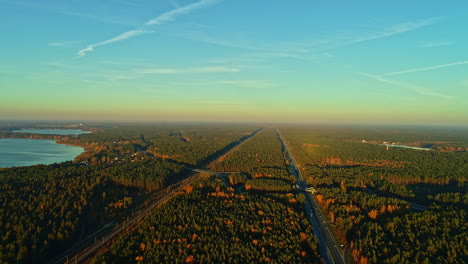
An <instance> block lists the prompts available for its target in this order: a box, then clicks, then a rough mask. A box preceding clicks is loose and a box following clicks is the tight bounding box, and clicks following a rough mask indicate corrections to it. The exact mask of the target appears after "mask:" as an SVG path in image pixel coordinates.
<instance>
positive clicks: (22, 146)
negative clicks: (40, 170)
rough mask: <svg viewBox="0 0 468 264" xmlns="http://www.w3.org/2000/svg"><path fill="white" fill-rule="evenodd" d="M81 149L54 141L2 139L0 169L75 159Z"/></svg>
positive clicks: (0, 143)
mask: <svg viewBox="0 0 468 264" xmlns="http://www.w3.org/2000/svg"><path fill="white" fill-rule="evenodd" d="M83 151H84V149H83V148H80V147H74V146H68V145H61V144H57V143H55V140H44V139H23V138H2V139H0V167H1V168H5V167H14V166H31V165H37V164H46V165H48V164H52V163H56V162H57V163H58V162H63V161H69V160H73V159H75V157H76V156H78V155H80V154H81V153H82V152H83Z"/></svg>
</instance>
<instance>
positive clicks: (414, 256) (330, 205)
mask: <svg viewBox="0 0 468 264" xmlns="http://www.w3.org/2000/svg"><path fill="white" fill-rule="evenodd" d="M440 131H441V129H438V130H436V131H434V132H433V133H432V134H431V133H430V132H427V131H426V130H424V131H414V130H411V129H409V128H406V129H405V130H403V131H395V130H394V129H388V128H381V129H371V130H370V131H369V130H368V129H366V128H361V129H358V128H353V129H349V130H346V129H337V128H328V129H324V128H317V127H310V128H302V129H297V128H287V129H283V133H284V136H285V137H286V139H287V140H288V141H289V143H290V145H291V146H292V147H293V151H294V154H295V156H296V157H297V159H298V161H299V162H300V163H301V164H302V170H303V174H304V175H305V177H306V178H307V181H308V183H309V184H310V185H312V186H314V187H315V188H316V190H317V193H316V194H315V198H316V200H317V201H318V203H319V205H320V207H321V209H322V210H323V211H324V212H326V213H327V216H328V220H329V221H330V223H331V226H332V227H333V229H334V231H335V233H336V234H337V236H338V237H339V238H341V239H342V241H343V243H346V242H347V243H349V246H350V248H351V254H352V257H353V259H354V260H355V261H356V262H359V263H466V262H467V261H468V250H467V248H468V224H467V221H466V219H467V210H466V208H468V203H467V202H468V194H467V190H468V186H467V179H468V152H466V151H465V149H464V146H466V144H467V142H468V137H467V135H466V134H463V133H461V132H460V131H459V130H449V131H448V132H449V133H447V131H446V132H445V136H444V135H442V132H440ZM395 142H396V144H406V145H408V146H418V147H421V146H428V147H431V150H415V149H408V148H398V147H389V148H388V149H387V148H386V146H383V145H380V144H392V143H395ZM445 142H450V143H445ZM447 145H450V146H452V147H453V149H454V150H453V151H449V149H448V148H446V147H443V146H447Z"/></svg>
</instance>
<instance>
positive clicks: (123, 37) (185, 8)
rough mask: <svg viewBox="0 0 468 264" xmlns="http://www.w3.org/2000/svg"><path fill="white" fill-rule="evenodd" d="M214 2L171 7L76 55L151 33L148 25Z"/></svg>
mask: <svg viewBox="0 0 468 264" xmlns="http://www.w3.org/2000/svg"><path fill="white" fill-rule="evenodd" d="M216 2H218V0H202V1H199V2H196V3H193V4H190V5H186V6H182V7H179V8H176V9H173V10H171V11H169V12H166V13H163V14H161V15H159V16H157V17H155V18H153V19H150V20H148V21H147V22H146V23H145V24H144V26H142V27H140V28H137V29H133V30H130V31H127V32H124V33H122V34H120V35H118V36H116V37H113V38H111V39H108V40H104V41H101V42H98V43H94V44H90V45H88V46H87V47H86V48H84V49H81V50H79V51H78V57H83V56H85V55H86V53H88V52H91V51H93V50H94V48H96V47H98V46H104V45H108V44H112V43H116V42H120V41H123V40H127V39H129V38H133V37H136V36H139V35H143V34H148V33H152V32H153V30H152V29H151V28H148V27H150V26H156V25H161V24H165V23H167V22H170V21H174V20H175V18H176V17H178V16H180V15H184V14H188V13H190V12H192V11H195V10H197V9H201V8H205V7H208V6H210V5H212V4H215V3H216Z"/></svg>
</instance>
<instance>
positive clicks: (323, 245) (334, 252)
mask: <svg viewBox="0 0 468 264" xmlns="http://www.w3.org/2000/svg"><path fill="white" fill-rule="evenodd" d="M276 131H277V132H278V137H279V139H280V141H281V144H282V146H283V149H284V152H285V154H286V158H287V159H288V161H289V166H290V169H291V171H292V173H293V174H294V176H295V177H296V182H297V185H298V186H299V190H301V191H304V195H305V197H306V200H305V208H306V213H307V217H308V218H309V219H310V222H311V223H312V226H313V228H314V235H315V236H316V237H317V239H318V240H319V249H320V253H321V255H322V257H323V258H324V259H325V261H326V262H327V263H347V261H346V260H347V257H345V256H344V255H343V253H342V252H341V249H340V247H341V244H340V243H339V242H337V241H336V239H335V237H334V236H333V234H332V233H331V231H330V229H329V227H328V225H327V222H326V218H325V217H324V216H323V214H322V212H321V210H320V208H319V207H318V204H317V202H316V201H315V199H314V197H313V196H312V195H311V194H310V193H309V192H305V189H306V188H307V187H309V186H307V183H306V181H305V180H304V177H303V176H302V173H301V170H300V169H299V168H300V166H299V165H298V164H297V162H296V160H295V159H294V157H293V156H292V154H291V151H290V150H289V147H288V145H287V144H286V142H285V141H284V139H283V137H282V136H281V133H280V132H279V130H278V129H277V130H276Z"/></svg>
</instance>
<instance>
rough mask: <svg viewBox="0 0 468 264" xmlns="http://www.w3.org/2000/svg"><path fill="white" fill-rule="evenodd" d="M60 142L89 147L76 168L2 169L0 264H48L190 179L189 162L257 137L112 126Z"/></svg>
mask: <svg viewBox="0 0 468 264" xmlns="http://www.w3.org/2000/svg"><path fill="white" fill-rule="evenodd" d="M9 129H10V130H3V131H1V132H0V135H2V136H3V137H5V136H9V135H14V136H15V137H31V136H33V137H35V138H55V139H56V140H58V142H59V143H66V144H74V145H81V146H84V147H85V149H86V151H85V152H84V153H83V154H82V155H81V156H79V157H77V158H76V159H75V160H74V161H73V162H66V163H61V164H53V165H48V166H45V165H36V166H30V167H17V168H3V169H0V205H1V206H0V234H1V240H0V263H43V262H45V261H46V260H48V259H51V258H52V257H53V256H54V255H56V254H57V253H59V252H62V251H64V250H66V249H68V248H69V247H71V246H72V245H73V244H74V243H75V242H77V241H79V240H80V239H82V238H84V237H86V234H90V233H92V232H93V231H95V230H97V229H99V228H100V227H101V226H102V225H104V224H106V223H108V222H110V221H115V220H117V222H118V220H119V219H120V218H121V217H124V216H125V215H127V214H129V213H130V212H131V210H133V209H134V208H136V207H137V206H138V205H139V204H141V203H143V202H144V201H145V200H146V199H148V198H149V197H150V196H151V195H152V194H153V193H154V192H157V191H158V190H161V189H162V188H165V187H168V186H170V185H171V184H172V183H175V182H177V181H178V180H179V179H182V178H184V177H186V176H187V175H188V171H187V169H186V168H187V166H186V165H187V164H190V165H203V164H204V163H209V162H210V161H211V160H212V159H213V157H215V156H216V153H217V152H220V151H222V150H223V149H224V148H227V147H228V146H229V145H230V144H235V143H236V142H238V141H239V140H240V139H242V138H243V137H246V136H248V135H250V134H251V133H253V132H254V131H255V129H254V128H251V127H240V126H239V127H229V126H228V127H215V126H213V127H210V126H198V127H197V126H187V127H184V129H185V130H182V128H181V127H175V128H174V127H172V128H168V127H167V126H164V125H161V127H158V126H143V127H142V126H135V125H133V126H132V125H125V126H123V125H120V126H118V127H116V126H105V127H99V128H97V129H94V130H95V132H96V133H92V134H82V135H79V136H58V135H55V136H49V135H31V134H24V133H12V132H11V130H13V129H18V128H16V127H15V128H9Z"/></svg>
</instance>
